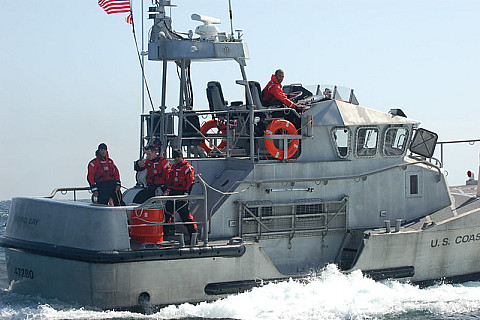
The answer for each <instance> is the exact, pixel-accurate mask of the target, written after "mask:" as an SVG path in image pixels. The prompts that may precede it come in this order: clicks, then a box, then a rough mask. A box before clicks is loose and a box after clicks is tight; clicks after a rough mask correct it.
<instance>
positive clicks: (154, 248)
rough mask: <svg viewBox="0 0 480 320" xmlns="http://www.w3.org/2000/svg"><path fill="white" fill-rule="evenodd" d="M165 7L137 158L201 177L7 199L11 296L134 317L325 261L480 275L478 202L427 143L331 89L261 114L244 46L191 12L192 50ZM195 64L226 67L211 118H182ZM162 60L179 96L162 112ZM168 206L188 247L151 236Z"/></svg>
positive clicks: (310, 90)
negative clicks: (152, 186)
mask: <svg viewBox="0 0 480 320" xmlns="http://www.w3.org/2000/svg"><path fill="white" fill-rule="evenodd" d="M170 5H171V4H170V1H169V0H159V1H157V4H156V5H155V6H154V7H152V8H150V15H151V18H152V19H153V21H154V25H153V27H152V30H151V33H150V39H149V46H148V58H149V59H150V60H152V61H162V63H163V83H162V101H161V106H160V108H159V109H158V110H154V111H152V112H149V113H147V114H142V115H141V122H142V127H141V128H142V129H141V141H140V150H143V148H144V147H145V146H147V145H150V144H153V143H157V144H159V145H160V146H161V152H162V154H164V155H165V156H167V157H169V156H170V155H171V152H172V149H174V148H182V149H183V151H184V152H185V154H186V155H187V157H186V158H187V159H188V161H190V162H191V163H192V164H193V166H194V167H195V171H196V173H197V174H198V175H197V178H196V184H195V186H194V188H193V190H192V194H191V195H189V196H175V197H165V196H156V197H154V198H151V199H150V200H147V201H146V202H145V203H143V204H139V205H137V204H132V201H133V198H134V197H135V195H136V194H137V193H138V192H139V191H140V190H142V188H143V187H144V185H143V182H142V181H143V179H142V177H141V176H139V177H138V185H137V186H135V187H134V188H131V189H129V190H127V191H126V192H125V194H124V200H125V202H127V203H130V205H127V206H124V207H112V206H102V205H95V204H90V203H86V202H81V201H60V200H55V199H54V196H55V193H56V192H57V191H73V192H74V194H75V197H76V193H77V192H79V191H82V190H88V188H62V189H57V190H55V192H53V193H52V195H51V196H49V197H45V198H20V197H19V198H14V199H13V200H12V205H11V209H10V212H9V217H8V224H7V228H6V232H5V236H3V237H2V238H1V245H2V246H3V247H4V248H5V255H6V263H7V272H8V282H9V289H10V290H11V291H13V292H17V293H22V294H29V295H40V296H42V297H46V298H57V299H59V300H61V301H66V302H72V303H78V304H82V305H91V306H97V307H100V308H105V309H108V308H128V309H134V308H137V307H142V306H145V305H148V304H151V305H155V306H157V305H158V306H161V305H168V304H179V303H183V302H200V301H209V300H214V299H218V298H219V297H223V296H224V295H226V294H230V293H235V292H240V291H243V290H248V289H250V288H252V287H253V286H256V285H260V284H261V283H263V282H264V281H279V280H282V279H288V278H292V277H293V278H297V277H299V278H300V277H304V276H306V275H308V274H310V273H311V272H312V271H319V270H321V269H322V268H323V267H325V266H326V265H328V264H336V265H337V266H338V268H339V269H341V270H343V271H345V272H350V271H353V270H362V272H364V273H365V274H367V275H369V276H371V277H372V278H374V279H385V278H395V279H401V280H403V281H411V282H414V283H427V284H428V283H431V282H433V281H436V280H439V279H443V280H452V281H454V280H467V279H478V278H479V276H480V200H479V199H478V193H477V192H478V190H477V189H476V186H475V185H467V186H463V187H456V188H452V189H449V187H448V186H447V182H446V179H445V174H444V169H443V168H442V163H441V162H440V161H438V160H436V159H435V158H433V152H434V149H435V146H436V143H437V135H436V134H435V133H433V132H430V131H428V130H425V129H423V128H420V126H419V125H420V123H419V122H418V121H416V120H413V119H410V118H408V117H406V116H405V114H404V113H403V112H402V111H401V110H400V109H393V110H390V111H388V112H382V111H376V110H372V109H369V108H367V107H364V106H361V105H360V104H359V103H358V101H357V99H356V97H355V95H354V92H353V90H346V91H345V90H344V91H342V90H343V89H342V88H338V87H335V86H322V85H315V86H303V85H301V84H292V85H287V86H284V88H283V89H284V91H285V92H286V93H288V94H290V95H291V96H295V98H294V99H295V100H296V101H297V102H298V103H300V104H303V105H305V106H306V107H305V108H304V109H303V110H301V111H297V110H294V109H290V108H286V107H265V106H263V105H262V99H261V89H260V86H259V84H258V82H255V81H251V80H249V79H248V78H247V73H246V70H245V66H246V63H245V61H246V59H248V58H249V54H248V50H247V46H246V44H245V43H244V42H243V41H242V39H241V37H240V36H238V35H237V36H234V35H233V34H227V33H221V32H219V31H218V29H217V27H216V26H215V25H214V24H215V23H217V22H218V21H217V20H216V19H214V18H211V17H206V16H201V15H193V16H192V18H193V19H194V20H198V21H201V22H202V23H203V25H201V26H199V27H198V28H197V30H196V34H197V35H198V36H199V37H197V36H194V35H193V34H192V33H190V34H187V33H184V34H182V33H178V32H175V31H173V28H172V21H171V18H170V17H169V16H168V15H167V14H166V10H165V8H166V7H168V6H170ZM197 60H203V61H209V62H215V61H217V60H231V61H233V62H234V63H237V64H238V66H239V69H240V76H241V78H240V79H239V80H237V81H236V83H237V84H238V85H240V86H243V88H244V90H245V101H240V102H232V103H228V102H227V101H226V100H225V98H224V95H223V92H222V87H221V84H220V83H219V82H216V81H211V82H209V83H207V84H206V94H207V97H208V102H209V106H208V108H203V109H202V108H201V107H198V106H195V108H194V106H193V105H192V101H193V100H192V90H191V78H190V65H191V63H193V62H195V61H197ZM173 63H174V64H175V65H176V68H177V69H178V71H179V74H180V94H179V97H180V99H179V105H178V106H175V108H173V109H172V110H171V112H170V111H169V110H168V109H167V106H166V103H165V102H166V79H167V77H166V75H167V71H168V70H167V69H168V68H167V67H168V66H169V65H172V64H173ZM212 80H215V79H212ZM232 81H233V80H232ZM327 88H328V89H330V91H331V92H330V93H329V91H328V90H325V89H327ZM324 93H325V94H324ZM285 118H289V119H294V120H293V121H288V120H285ZM141 152H142V151H141ZM166 199H170V200H172V199H173V200H176V201H182V200H187V199H188V200H190V201H189V206H190V211H191V213H192V214H193V215H194V217H195V219H196V221H197V222H198V224H199V230H200V234H199V235H198V238H196V237H192V239H186V237H184V233H185V234H186V232H185V230H184V225H183V223H182V222H181V220H180V219H176V222H175V226H176V229H177V232H176V234H175V235H174V236H171V237H166V236H165V237H163V236H162V227H163V225H164V223H163V219H162V218H161V217H162V215H161V214H162V210H163V203H164V201H166ZM155 214H156V218H155V219H152V217H153V216H155ZM138 230H142V232H146V235H145V233H142V232H139V231H138Z"/></svg>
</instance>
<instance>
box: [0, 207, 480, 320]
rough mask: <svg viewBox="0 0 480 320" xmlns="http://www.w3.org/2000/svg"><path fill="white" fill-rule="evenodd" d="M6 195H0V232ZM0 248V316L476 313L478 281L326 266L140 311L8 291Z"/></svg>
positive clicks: (479, 316) (1, 231) (401, 316)
mask: <svg viewBox="0 0 480 320" xmlns="http://www.w3.org/2000/svg"><path fill="white" fill-rule="evenodd" d="M9 207H10V201H0V234H1V235H3V234H4V232H5V224H6V222H7V217H8V210H9ZM7 287H8V284H7V279H6V271H5V254H4V251H3V249H1V248H0V288H1V290H0V319H480V282H468V283H463V284H456V285H450V284H441V285H436V286H431V287H427V288H422V289H421V288H419V287H417V286H413V285H411V284H405V283H399V282H397V281H381V282H376V281H373V280H371V279H368V278H366V277H364V276H363V275H362V274H361V273H360V272H354V273H351V274H342V273H340V272H339V271H338V270H337V269H336V268H335V266H333V265H330V266H327V267H326V268H325V269H324V270H322V271H321V272H319V273H318V274H315V275H311V276H309V277H307V278H305V279H303V280H302V281H294V280H289V281H284V282H279V283H272V284H268V285H265V286H263V287H259V288H254V289H253V290H251V291H249V292H245V293H242V294H237V295H231V296H229V297H227V298H225V299H221V300H217V301H215V302H210V303H200V304H197V305H193V304H188V303H185V304H182V305H179V306H173V305H172V306H167V307H165V308H162V309H160V310H156V311H155V312H154V313H152V314H149V315H145V314H139V313H133V312H127V311H103V310H98V309H92V308H87V307H83V306H78V305H69V304H65V303H62V302H59V301H56V300H47V299H42V298H40V297H31V296H24V295H19V294H15V293H12V292H9V291H8V289H7Z"/></svg>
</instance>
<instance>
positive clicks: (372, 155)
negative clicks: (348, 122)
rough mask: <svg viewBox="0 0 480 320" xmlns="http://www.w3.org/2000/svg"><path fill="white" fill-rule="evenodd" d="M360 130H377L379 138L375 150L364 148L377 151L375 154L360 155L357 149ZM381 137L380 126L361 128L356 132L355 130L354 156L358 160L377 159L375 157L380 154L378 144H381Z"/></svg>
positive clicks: (376, 140)
mask: <svg viewBox="0 0 480 320" xmlns="http://www.w3.org/2000/svg"><path fill="white" fill-rule="evenodd" d="M360 130H375V131H376V132H377V137H376V139H375V148H364V149H367V150H368V149H375V152H374V153H373V154H367V155H363V154H358V149H357V143H358V141H359V139H358V133H359V132H360ZM379 137H380V129H379V127H378V126H371V125H370V126H359V127H358V128H357V129H356V130H355V140H354V141H353V151H354V152H353V154H354V156H355V157H356V158H375V156H376V155H377V153H378V144H379Z"/></svg>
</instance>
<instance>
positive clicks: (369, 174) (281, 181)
mask: <svg viewBox="0 0 480 320" xmlns="http://www.w3.org/2000/svg"><path fill="white" fill-rule="evenodd" d="M414 164H424V165H427V166H429V167H433V168H435V169H436V170H437V171H438V177H439V178H438V181H440V177H441V175H442V171H441V169H440V168H439V167H437V166H436V165H434V164H432V163H430V162H428V161H424V160H420V161H415V162H410V163H402V164H397V165H394V166H391V167H387V168H382V169H379V170H375V171H369V172H365V173H362V174H355V175H348V176H330V177H316V178H299V179H264V180H243V181H238V182H237V183H238V184H242V183H249V184H262V183H284V182H312V181H320V182H322V181H329V180H350V179H354V180H360V179H364V178H366V177H368V176H371V175H374V174H377V173H381V172H385V171H389V170H392V169H395V168H402V169H403V168H406V167H407V166H410V165H414Z"/></svg>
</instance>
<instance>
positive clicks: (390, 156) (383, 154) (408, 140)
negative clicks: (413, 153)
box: [381, 125, 410, 158]
mask: <svg viewBox="0 0 480 320" xmlns="http://www.w3.org/2000/svg"><path fill="white" fill-rule="evenodd" d="M393 129H397V130H398V129H405V131H406V134H405V138H404V143H403V150H402V153H400V154H387V151H386V144H385V142H386V141H387V134H388V131H389V130H393ZM409 143H410V130H409V127H408V126H405V125H391V126H388V127H386V128H385V130H384V132H383V137H382V147H381V152H382V156H383V157H385V158H399V157H404V156H405V153H406V152H407V150H408V145H409ZM391 149H398V148H391Z"/></svg>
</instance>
